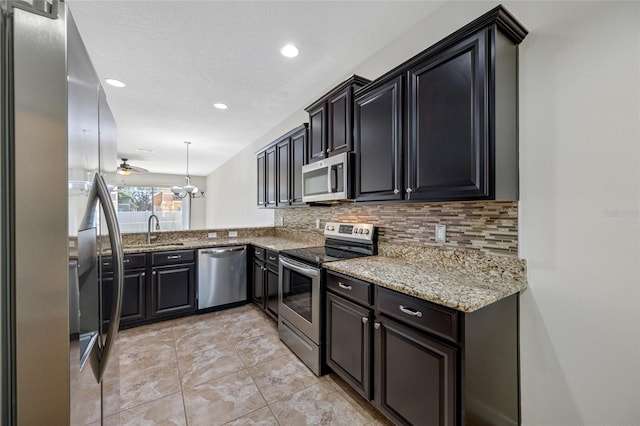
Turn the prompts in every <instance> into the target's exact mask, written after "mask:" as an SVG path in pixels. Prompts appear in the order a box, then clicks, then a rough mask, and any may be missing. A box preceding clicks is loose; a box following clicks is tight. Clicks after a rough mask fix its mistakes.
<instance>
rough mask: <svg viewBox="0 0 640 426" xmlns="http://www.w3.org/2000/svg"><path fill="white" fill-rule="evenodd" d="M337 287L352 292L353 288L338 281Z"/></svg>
mask: <svg viewBox="0 0 640 426" xmlns="http://www.w3.org/2000/svg"><path fill="white" fill-rule="evenodd" d="M338 287H340V288H343V289H345V290H349V291H351V290H353V287H351V286H350V285H345V284H342V283H341V282H340V281H338Z"/></svg>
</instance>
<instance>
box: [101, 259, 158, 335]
mask: <svg viewBox="0 0 640 426" xmlns="http://www.w3.org/2000/svg"><path fill="white" fill-rule="evenodd" d="M145 287H146V272H145V270H144V269H142V270H133V271H125V272H124V288H123V294H122V308H121V314H120V327H123V328H126V327H127V326H128V325H130V324H132V323H136V322H139V321H143V320H144V319H145V316H146V306H147V304H146V303H145V295H146V291H145ZM112 305H113V275H111V274H109V275H107V276H105V277H104V278H103V279H102V312H104V315H103V317H104V320H105V321H104V324H105V325H107V324H108V323H109V321H110V320H111V307H112Z"/></svg>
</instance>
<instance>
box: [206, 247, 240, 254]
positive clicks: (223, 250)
mask: <svg viewBox="0 0 640 426" xmlns="http://www.w3.org/2000/svg"><path fill="white" fill-rule="evenodd" d="M246 249H247V247H245V246H237V247H225V248H220V249H211V250H200V254H225V253H233V252H236V251H243V250H246Z"/></svg>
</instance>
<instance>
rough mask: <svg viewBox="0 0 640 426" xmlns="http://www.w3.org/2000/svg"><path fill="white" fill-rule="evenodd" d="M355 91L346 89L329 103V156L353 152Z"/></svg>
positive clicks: (349, 87)
mask: <svg viewBox="0 0 640 426" xmlns="http://www.w3.org/2000/svg"><path fill="white" fill-rule="evenodd" d="M352 96H353V89H352V88H351V86H348V87H346V88H345V89H344V90H342V91H341V92H339V93H337V94H335V95H334V96H332V97H330V98H329V101H328V107H329V108H328V113H329V115H328V128H329V135H328V146H327V149H328V151H329V152H328V154H329V155H336V154H340V153H342V152H347V151H351V150H352V147H353V135H352V133H351V132H352V131H353V121H352V117H351V111H352V108H353V106H352Z"/></svg>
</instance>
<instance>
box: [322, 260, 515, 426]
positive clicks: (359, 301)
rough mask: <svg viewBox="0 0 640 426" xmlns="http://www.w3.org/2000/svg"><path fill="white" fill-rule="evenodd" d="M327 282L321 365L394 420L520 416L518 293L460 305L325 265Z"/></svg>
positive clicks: (434, 424) (433, 423)
mask: <svg viewBox="0 0 640 426" xmlns="http://www.w3.org/2000/svg"><path fill="white" fill-rule="evenodd" d="M326 286H327V292H326V293H325V294H326V296H325V297H326V322H325V331H326V333H325V334H326V336H325V340H326V349H325V351H326V352H325V353H326V364H327V366H328V367H329V368H330V369H331V370H333V372H334V373H335V374H337V375H338V376H340V377H341V378H342V379H344V381H345V382H347V383H348V384H349V385H350V386H352V387H353V389H354V390H355V391H356V392H358V393H359V394H360V395H362V396H363V397H364V398H366V399H368V400H369V401H371V403H372V404H373V405H374V406H375V407H376V408H377V409H378V410H380V412H381V413H382V414H384V415H385V416H386V417H388V418H389V419H390V420H392V421H393V422H394V423H395V424H399V425H425V426H461V425H479V426H484V425H510V426H511V425H513V426H515V425H518V424H520V422H521V421H520V400H519V389H520V375H519V365H518V360H519V348H518V339H519V331H518V328H519V325H518V311H519V299H518V297H519V296H518V294H513V295H511V296H509V297H507V298H505V299H502V300H499V301H497V302H494V303H492V304H490V305H488V306H485V307H484V308H482V309H478V310H476V311H474V312H461V311H457V310H455V309H451V308H448V307H445V306H442V305H437V304H435V303H432V302H428V301H426V300H422V299H417V298H415V297H412V296H409V295H406V294H403V293H399V292H397V291H393V290H390V289H387V288H383V287H380V286H375V285H373V284H371V283H367V282H365V281H360V280H358V279H356V278H352V277H349V276H346V275H342V274H339V273H336V272H332V271H327V274H326ZM372 290H374V291H372Z"/></svg>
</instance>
